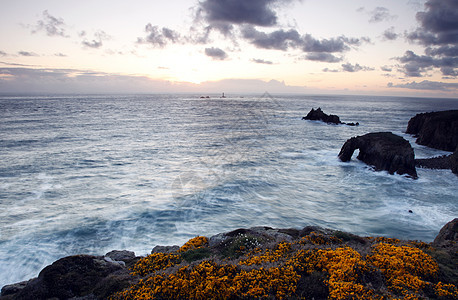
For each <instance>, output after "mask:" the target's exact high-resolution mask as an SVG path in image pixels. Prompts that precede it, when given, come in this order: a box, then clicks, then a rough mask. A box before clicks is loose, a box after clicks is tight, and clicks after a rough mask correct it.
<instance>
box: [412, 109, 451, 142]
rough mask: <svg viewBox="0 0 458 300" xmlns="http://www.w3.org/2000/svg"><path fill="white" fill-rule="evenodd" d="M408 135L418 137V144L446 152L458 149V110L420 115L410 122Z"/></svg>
mask: <svg viewBox="0 0 458 300" xmlns="http://www.w3.org/2000/svg"><path fill="white" fill-rule="evenodd" d="M406 133H409V134H413V135H415V136H416V137H417V140H416V142H417V144H420V145H424V146H428V147H431V148H435V149H441V150H445V151H454V150H455V149H456V148H457V147H458V110H447V111H439V112H430V113H422V114H418V115H416V116H415V117H413V118H411V119H410V120H409V123H408V125H407V130H406Z"/></svg>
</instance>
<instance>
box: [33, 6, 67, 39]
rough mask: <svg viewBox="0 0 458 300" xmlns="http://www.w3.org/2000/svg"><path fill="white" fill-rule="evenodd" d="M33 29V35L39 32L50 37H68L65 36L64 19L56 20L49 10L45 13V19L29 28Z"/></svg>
mask: <svg viewBox="0 0 458 300" xmlns="http://www.w3.org/2000/svg"><path fill="white" fill-rule="evenodd" d="M28 27H31V28H32V33H36V32H39V31H44V32H46V34H47V35H48V36H61V37H68V36H67V35H66V34H65V27H66V25H65V22H64V20H63V19H62V18H56V17H54V16H51V15H50V14H49V12H48V11H47V10H45V11H43V18H42V19H41V20H39V21H37V23H36V24H35V25H33V26H30V25H29V26H28Z"/></svg>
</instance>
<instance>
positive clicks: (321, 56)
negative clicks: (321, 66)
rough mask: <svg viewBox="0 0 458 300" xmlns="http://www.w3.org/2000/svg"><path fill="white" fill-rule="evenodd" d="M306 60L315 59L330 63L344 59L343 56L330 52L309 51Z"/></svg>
mask: <svg viewBox="0 0 458 300" xmlns="http://www.w3.org/2000/svg"><path fill="white" fill-rule="evenodd" d="M305 59H306V60H313V61H321V62H328V63H337V62H340V61H342V57H337V56H334V55H332V54H330V53H324V52H312V53H308V54H307V55H306V56H305Z"/></svg>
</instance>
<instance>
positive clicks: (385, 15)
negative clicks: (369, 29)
mask: <svg viewBox="0 0 458 300" xmlns="http://www.w3.org/2000/svg"><path fill="white" fill-rule="evenodd" d="M370 15H371V18H370V19H369V22H371V23H378V22H383V21H391V20H393V19H395V18H396V16H395V15H392V14H391V13H390V10H389V9H388V8H386V7H376V8H375V9H374V10H373V11H371V12H370Z"/></svg>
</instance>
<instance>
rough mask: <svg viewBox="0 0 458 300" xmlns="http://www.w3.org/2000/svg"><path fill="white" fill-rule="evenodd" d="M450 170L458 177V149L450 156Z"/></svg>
mask: <svg viewBox="0 0 458 300" xmlns="http://www.w3.org/2000/svg"><path fill="white" fill-rule="evenodd" d="M450 169H451V170H452V172H453V173H455V174H457V175H458V147H456V150H455V152H454V153H453V154H452V155H450Z"/></svg>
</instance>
